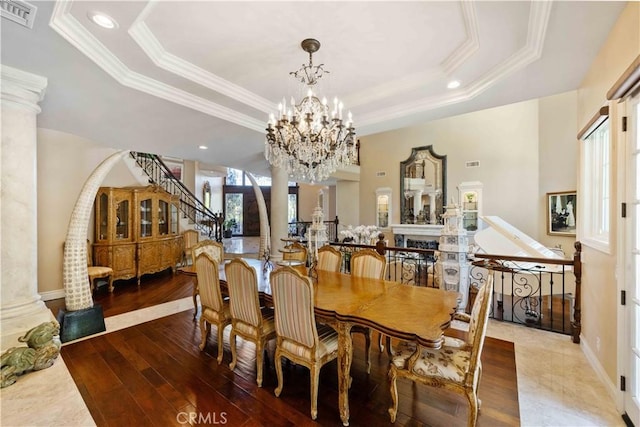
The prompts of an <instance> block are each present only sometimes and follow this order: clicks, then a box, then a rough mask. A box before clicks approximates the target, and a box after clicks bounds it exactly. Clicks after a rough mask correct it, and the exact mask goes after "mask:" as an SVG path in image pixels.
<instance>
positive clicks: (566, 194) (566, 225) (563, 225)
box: [547, 191, 578, 236]
mask: <svg viewBox="0 0 640 427" xmlns="http://www.w3.org/2000/svg"><path fill="white" fill-rule="evenodd" d="M577 205H578V204H577V196H576V192H575V191H559V192H555V193H547V234H550V235H558V236H575V235H576V218H577V212H576V207H577Z"/></svg>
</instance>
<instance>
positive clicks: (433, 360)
mask: <svg viewBox="0 0 640 427" xmlns="http://www.w3.org/2000/svg"><path fill="white" fill-rule="evenodd" d="M492 294H493V275H489V276H488V278H487V282H486V283H485V284H484V285H482V287H481V288H480V290H479V292H478V295H477V297H476V300H475V302H474V304H473V308H472V310H471V315H470V316H456V318H459V319H460V318H463V317H466V318H467V320H468V322H469V332H468V333H467V338H466V340H460V339H457V338H451V337H447V336H445V337H444V342H443V344H442V347H441V348H439V349H434V348H427V347H423V346H421V345H416V344H415V343H410V342H402V343H401V344H400V345H399V346H398V347H397V348H396V349H395V351H394V355H393V356H392V359H391V364H390V368H389V382H390V384H391V401H392V405H391V407H390V408H389V415H390V416H391V422H392V423H393V422H395V420H396V415H397V413H398V388H397V384H396V380H397V378H398V377H401V378H408V379H410V380H411V381H414V382H417V383H421V384H424V385H428V386H432V387H435V388H439V389H445V390H450V391H453V392H456V393H458V394H463V395H464V396H466V398H467V401H468V402H469V418H468V420H467V425H468V426H469V427H473V426H475V425H476V421H477V420H478V409H479V408H480V404H481V401H480V399H478V385H479V383H480V377H481V376H482V364H481V362H480V356H481V355H482V348H483V346H484V341H485V337H486V334H487V322H488V318H489V309H490V305H491V300H492Z"/></svg>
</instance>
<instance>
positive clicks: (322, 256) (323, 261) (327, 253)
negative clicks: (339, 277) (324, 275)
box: [316, 245, 342, 272]
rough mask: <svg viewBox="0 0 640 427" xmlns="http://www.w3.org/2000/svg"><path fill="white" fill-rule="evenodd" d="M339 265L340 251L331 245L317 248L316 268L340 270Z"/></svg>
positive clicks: (340, 263)
mask: <svg viewBox="0 0 640 427" xmlns="http://www.w3.org/2000/svg"><path fill="white" fill-rule="evenodd" d="M341 266H342V252H340V251H339V250H337V249H336V248H334V247H333V246H331V245H324V246H323V247H321V248H320V249H318V263H317V264H316V269H318V270H322V271H335V272H340V267H341Z"/></svg>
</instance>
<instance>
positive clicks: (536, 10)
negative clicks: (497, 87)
mask: <svg viewBox="0 0 640 427" xmlns="http://www.w3.org/2000/svg"><path fill="white" fill-rule="evenodd" d="M552 5H553V2H552V1H532V2H531V6H530V12H529V24H528V31H527V41H526V43H525V45H524V46H523V47H522V48H521V49H520V50H518V51H517V52H516V53H514V54H513V55H511V56H510V57H509V58H507V59H506V60H505V61H503V62H501V63H500V64H498V65H496V66H495V67H493V68H492V69H491V70H489V71H488V72H487V73H485V74H484V75H483V76H481V77H480V78H478V79H477V80H475V81H474V82H472V83H470V84H469V85H466V86H464V87H463V88H462V89H459V90H457V91H455V92H451V93H450V94H445V95H442V96H433V97H428V98H423V99H421V100H417V101H413V102H409V103H405V104H401V105H396V106H393V107H390V108H386V109H382V110H378V111H373V112H371V113H369V114H363V115H361V116H360V118H359V119H358V124H359V126H362V127H365V126H370V125H375V124H378V123H380V122H385V121H388V120H392V119H397V118H400V117H404V116H409V115H412V114H416V113H421V112H423V111H428V110H432V109H435V108H439V107H444V106H446V105H451V104H455V103H458V102H463V101H468V100H470V99H473V98H475V97H476V96H478V95H480V94H481V93H482V92H484V91H486V90H487V89H489V88H490V87H491V86H493V85H494V84H496V83H497V82H498V81H500V80H502V79H504V78H505V77H507V76H509V75H510V74H512V73H514V72H516V71H518V70H520V69H522V68H524V67H525V66H527V65H528V64H530V63H532V62H534V61H537V60H538V59H539V58H540V57H541V56H542V51H543V47H544V39H545V35H546V31H547V26H548V23H549V16H550V14H551V7H552Z"/></svg>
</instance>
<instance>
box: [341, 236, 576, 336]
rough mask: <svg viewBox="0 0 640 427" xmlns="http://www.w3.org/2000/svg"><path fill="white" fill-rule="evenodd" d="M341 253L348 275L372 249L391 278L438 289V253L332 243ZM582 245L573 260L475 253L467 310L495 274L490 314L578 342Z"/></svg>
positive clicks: (427, 250) (381, 243)
mask: <svg viewBox="0 0 640 427" xmlns="http://www.w3.org/2000/svg"><path fill="white" fill-rule="evenodd" d="M330 244H331V245H332V246H334V247H336V248H337V249H339V250H340V251H341V252H342V253H343V267H342V271H343V272H345V273H349V270H350V260H351V254H352V253H353V252H354V251H357V250H360V249H363V248H370V249H375V250H376V251H378V253H380V254H382V255H384V256H385V257H386V259H387V273H386V278H387V280H392V281H398V282H402V283H406V284H411V285H417V286H429V287H440V279H439V275H438V274H437V271H436V270H437V269H436V263H437V254H438V252H437V250H436V249H420V248H405V247H398V246H386V244H385V242H384V240H383V239H380V240H379V241H378V242H377V243H376V245H364V244H355V243H349V242H339V243H335V242H334V243H330ZM581 248H582V247H581V244H580V242H576V244H575V250H576V251H575V253H574V255H573V259H551V258H530V257H518V256H505V255H490V254H474V255H473V261H472V263H471V264H472V265H471V268H470V271H469V281H470V286H469V288H470V291H469V294H470V295H469V299H468V301H469V307H471V306H472V305H473V299H474V297H475V293H476V291H477V289H479V287H480V285H481V284H482V283H484V282H485V281H486V279H487V277H488V275H489V274H493V275H494V293H493V301H492V306H491V313H490V316H491V317H492V318H494V319H497V320H501V321H505V322H513V323H520V324H523V325H527V326H529V327H533V328H537V329H543V330H548V331H552V332H558V333H562V334H566V335H571V336H572V340H573V342H575V343H579V342H580V332H581V306H580V299H581V296H580V291H581V282H582V264H581Z"/></svg>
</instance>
